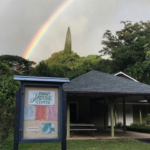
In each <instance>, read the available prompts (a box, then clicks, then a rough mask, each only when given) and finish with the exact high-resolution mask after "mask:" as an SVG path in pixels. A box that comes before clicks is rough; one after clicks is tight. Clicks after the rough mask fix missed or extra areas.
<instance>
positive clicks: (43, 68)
mask: <svg viewBox="0 0 150 150" xmlns="http://www.w3.org/2000/svg"><path fill="white" fill-rule="evenodd" d="M30 75H32V76H43V77H44V76H51V75H52V74H51V71H50V68H49V66H48V64H47V63H46V62H44V61H41V62H40V63H39V64H38V65H37V66H36V67H35V69H34V70H33V71H32V72H31V74H30Z"/></svg>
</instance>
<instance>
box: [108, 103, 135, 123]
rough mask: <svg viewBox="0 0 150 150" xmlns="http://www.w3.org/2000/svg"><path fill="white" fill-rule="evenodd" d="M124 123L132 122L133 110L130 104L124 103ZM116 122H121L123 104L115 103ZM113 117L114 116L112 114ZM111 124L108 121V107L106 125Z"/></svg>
mask: <svg viewBox="0 0 150 150" xmlns="http://www.w3.org/2000/svg"><path fill="white" fill-rule="evenodd" d="M125 107H126V109H125V110H126V125H130V124H131V123H133V110H132V105H128V104H127V105H126V106H125ZM116 110H117V111H116V112H117V113H116V114H117V115H116V122H117V123H119V122H121V123H122V124H123V106H122V105H121V104H119V105H117V108H116ZM114 119H115V116H114ZM114 123H115V121H114ZM110 125H111V122H110V107H108V126H110Z"/></svg>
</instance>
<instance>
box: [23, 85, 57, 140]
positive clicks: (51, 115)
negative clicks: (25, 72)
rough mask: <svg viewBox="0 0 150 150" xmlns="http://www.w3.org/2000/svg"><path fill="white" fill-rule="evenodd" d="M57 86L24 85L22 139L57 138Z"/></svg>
mask: <svg viewBox="0 0 150 150" xmlns="http://www.w3.org/2000/svg"><path fill="white" fill-rule="evenodd" d="M58 105H59V101H58V88H50V87H25V97H24V121H23V139H43V138H44V139H46V138H48V139H50V138H58V119H59V116H58V114H59V110H58Z"/></svg>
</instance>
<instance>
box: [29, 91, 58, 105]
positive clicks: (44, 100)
mask: <svg viewBox="0 0 150 150" xmlns="http://www.w3.org/2000/svg"><path fill="white" fill-rule="evenodd" d="M28 104H29V105H54V104H55V92H54V91H42V90H29V91H28Z"/></svg>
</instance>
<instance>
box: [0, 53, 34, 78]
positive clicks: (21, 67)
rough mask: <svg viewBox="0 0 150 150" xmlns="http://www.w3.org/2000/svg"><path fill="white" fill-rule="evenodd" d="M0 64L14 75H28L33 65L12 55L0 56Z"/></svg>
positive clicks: (31, 62)
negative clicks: (3, 64)
mask: <svg viewBox="0 0 150 150" xmlns="http://www.w3.org/2000/svg"><path fill="white" fill-rule="evenodd" d="M0 62H3V63H6V64H7V65H8V66H9V67H10V68H11V69H12V71H13V73H14V74H19V75H28V74H29V73H30V71H31V70H32V69H33V67H32V65H35V62H33V61H29V60H26V59H24V58H22V57H20V56H14V55H2V56H0Z"/></svg>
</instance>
